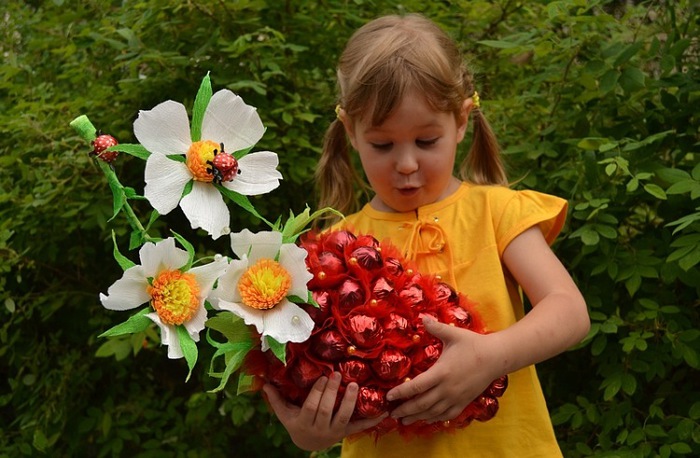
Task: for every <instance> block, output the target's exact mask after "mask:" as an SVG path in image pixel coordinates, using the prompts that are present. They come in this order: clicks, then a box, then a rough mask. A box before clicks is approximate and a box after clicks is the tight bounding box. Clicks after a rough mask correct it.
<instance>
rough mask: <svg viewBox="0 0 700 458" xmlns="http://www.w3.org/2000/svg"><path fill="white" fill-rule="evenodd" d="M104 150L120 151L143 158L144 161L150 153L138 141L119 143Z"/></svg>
mask: <svg viewBox="0 0 700 458" xmlns="http://www.w3.org/2000/svg"><path fill="white" fill-rule="evenodd" d="M106 151H119V152H120V153H126V154H128V155H130V156H134V157H137V158H139V159H143V160H144V161H145V160H146V159H148V157H149V156H150V155H151V153H150V152H149V151H148V150H147V149H146V148H145V147H144V146H143V145H140V144H138V143H136V144H132V143H120V144H118V145H114V146H110V147H109V148H107V150H106Z"/></svg>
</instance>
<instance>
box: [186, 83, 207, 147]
mask: <svg viewBox="0 0 700 458" xmlns="http://www.w3.org/2000/svg"><path fill="white" fill-rule="evenodd" d="M211 96H212V89H211V80H210V79H209V73H208V72H207V75H206V76H205V77H204V78H203V79H202V84H201V85H200V86H199V90H198V91H197V96H196V97H195V99H194V106H193V107H192V126H191V128H190V136H191V137H192V141H193V142H198V141H199V140H201V138H202V120H203V119H204V112H205V111H206V109H207V106H208V105H209V101H210V100H211Z"/></svg>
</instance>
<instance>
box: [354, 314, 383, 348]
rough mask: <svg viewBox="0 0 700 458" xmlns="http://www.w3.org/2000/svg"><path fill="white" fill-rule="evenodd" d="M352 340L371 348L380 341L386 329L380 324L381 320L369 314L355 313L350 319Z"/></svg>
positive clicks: (358, 344)
mask: <svg viewBox="0 0 700 458" xmlns="http://www.w3.org/2000/svg"><path fill="white" fill-rule="evenodd" d="M348 328H349V331H350V335H349V337H350V340H351V341H352V342H355V344H357V346H358V347H363V348H370V347H374V346H375V345H377V344H378V343H379V341H380V340H381V338H382V334H383V332H384V330H383V329H382V327H381V326H379V320H377V318H375V317H373V316H368V315H353V316H351V317H350V319H349V320H348Z"/></svg>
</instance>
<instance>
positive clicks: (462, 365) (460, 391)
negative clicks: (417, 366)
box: [387, 319, 503, 425]
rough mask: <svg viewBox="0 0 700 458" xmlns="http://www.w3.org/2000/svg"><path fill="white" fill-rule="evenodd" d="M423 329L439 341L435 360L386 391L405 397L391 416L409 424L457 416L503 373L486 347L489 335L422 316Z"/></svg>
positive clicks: (388, 397) (389, 393)
mask: <svg viewBox="0 0 700 458" xmlns="http://www.w3.org/2000/svg"><path fill="white" fill-rule="evenodd" d="M424 325H425V328H426V330H427V331H429V332H430V333H431V334H433V335H434V336H436V337H438V338H439V339H440V340H442V342H443V351H442V354H441V355H440V358H439V359H438V360H437V362H436V363H435V364H434V365H433V366H432V367H431V368H430V369H428V370H427V371H425V372H424V373H422V374H420V375H418V376H417V377H415V378H414V379H413V380H410V381H408V382H405V383H403V384H401V385H399V386H397V387H395V388H393V389H391V390H390V391H389V392H388V393H387V399H389V400H390V401H392V400H397V399H409V400H408V401H406V402H404V403H403V404H401V405H400V406H399V407H397V408H396V409H394V411H393V412H392V413H391V416H392V417H394V418H401V419H402V420H401V421H402V423H403V424H405V425H409V424H411V423H413V422H415V421H418V420H425V421H427V422H429V423H433V422H436V421H446V420H451V419H453V418H455V417H457V416H458V415H459V414H460V413H461V412H462V410H464V408H465V407H466V406H467V405H468V404H469V403H470V402H471V401H473V400H474V399H475V398H476V397H477V396H478V395H480V394H481V393H482V392H483V391H484V390H485V389H486V388H487V387H488V386H489V384H490V383H491V382H492V381H493V380H495V379H496V378H498V377H500V376H501V375H503V374H500V373H499V366H500V367H502V365H499V364H497V363H496V361H497V360H498V359H497V358H496V357H495V355H493V354H491V351H490V350H489V349H488V345H489V343H490V342H489V336H488V335H481V334H477V333H475V332H472V331H469V330H466V329H461V328H457V327H454V326H449V325H446V324H444V323H439V322H437V321H435V320H431V319H426V320H424Z"/></svg>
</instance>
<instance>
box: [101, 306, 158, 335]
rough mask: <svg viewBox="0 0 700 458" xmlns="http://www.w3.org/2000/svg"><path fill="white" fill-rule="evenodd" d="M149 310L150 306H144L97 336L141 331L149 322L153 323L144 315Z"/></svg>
mask: <svg viewBox="0 0 700 458" xmlns="http://www.w3.org/2000/svg"><path fill="white" fill-rule="evenodd" d="M150 311H151V308H150V307H146V308H144V309H142V310H141V311H139V312H138V313H136V314H135V315H132V316H131V317H130V318H129V319H128V320H126V321H125V322H123V323H121V324H118V325H116V326H114V327H112V328H110V329H108V330H106V331H105V332H103V333H102V334H100V335H99V336H98V337H114V336H122V335H124V334H134V333H137V332H141V331H143V330H145V329H146V328H147V327H148V326H149V325H150V324H151V323H153V321H151V319H150V318H148V317H147V316H146V314H147V313H149V312H150Z"/></svg>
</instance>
